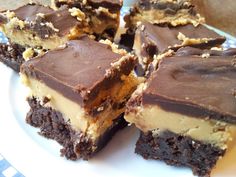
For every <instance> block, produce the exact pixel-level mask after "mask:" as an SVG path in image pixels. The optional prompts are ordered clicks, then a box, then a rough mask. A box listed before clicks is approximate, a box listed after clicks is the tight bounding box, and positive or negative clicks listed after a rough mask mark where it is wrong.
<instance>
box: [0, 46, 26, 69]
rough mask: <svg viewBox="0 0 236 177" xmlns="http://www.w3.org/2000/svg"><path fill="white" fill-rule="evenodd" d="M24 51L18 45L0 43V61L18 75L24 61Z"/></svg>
mask: <svg viewBox="0 0 236 177" xmlns="http://www.w3.org/2000/svg"><path fill="white" fill-rule="evenodd" d="M24 51H25V48H24V47H22V46H20V45H18V44H11V43H6V44H5V43H0V61H1V62H2V63H4V64H5V65H7V66H9V67H10V68H12V69H13V70H14V71H16V72H18V73H19V72H20V66H21V64H22V63H23V62H24V61H25V60H24V58H23V56H22V54H23V52H24Z"/></svg>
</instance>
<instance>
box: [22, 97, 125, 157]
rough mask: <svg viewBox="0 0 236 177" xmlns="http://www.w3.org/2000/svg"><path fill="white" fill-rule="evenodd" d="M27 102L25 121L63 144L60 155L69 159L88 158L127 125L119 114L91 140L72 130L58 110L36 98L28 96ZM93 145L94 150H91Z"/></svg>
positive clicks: (43, 134)
mask: <svg viewBox="0 0 236 177" xmlns="http://www.w3.org/2000/svg"><path fill="white" fill-rule="evenodd" d="M28 103H29V105H30V107H31V109H30V111H29V113H28V114H27V117H26V122H27V123H28V124H30V125H31V126H34V127H37V128H40V132H39V134H40V135H42V136H44V137H46V138H49V139H53V140H56V141H57V142H58V143H59V144H61V145H62V146H63V148H62V149H61V155H62V156H65V157H66V158H67V159H70V160H76V159H78V158H83V159H84V160H88V159H89V158H90V157H91V156H93V155H94V154H95V153H97V152H98V151H99V150H101V149H102V148H103V147H104V146H105V145H106V144H107V143H108V142H109V141H110V139H111V138H112V136H113V135H114V134H115V133H116V132H117V131H118V130H120V129H122V128H124V127H126V125H127V123H126V121H125V120H124V119H123V116H122V115H121V116H120V117H118V118H117V119H115V120H113V124H112V125H111V126H110V127H109V128H108V129H107V130H106V132H105V133H103V135H101V136H100V137H99V138H98V140H97V142H93V141H92V140H91V139H90V137H89V136H87V135H86V134H84V133H82V132H81V133H78V132H76V131H74V130H73V128H72V127H71V125H70V124H69V123H68V122H65V120H64V118H63V116H62V114H61V113H60V112H58V111H56V110H54V109H52V108H50V107H45V106H44V105H42V104H41V103H40V102H39V101H38V100H37V99H36V98H29V99H28ZM45 103H46V102H44V104H45ZM78 138H79V139H78ZM95 147H96V151H93V149H94V148H95Z"/></svg>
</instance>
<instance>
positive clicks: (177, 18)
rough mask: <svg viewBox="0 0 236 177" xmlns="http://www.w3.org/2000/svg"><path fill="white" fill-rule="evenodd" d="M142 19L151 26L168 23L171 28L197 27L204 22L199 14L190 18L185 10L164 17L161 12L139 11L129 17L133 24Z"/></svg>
mask: <svg viewBox="0 0 236 177" xmlns="http://www.w3.org/2000/svg"><path fill="white" fill-rule="evenodd" d="M144 19H145V20H146V21H149V22H151V23H153V24H164V23H169V24H171V25H172V26H178V25H186V24H193V25H194V26H197V25H198V24H202V23H204V21H205V20H204V18H202V17H201V16H200V15H199V14H197V15H196V17H195V16H191V15H190V14H189V12H188V10H187V9H182V10H179V11H178V13H177V14H175V15H166V13H165V11H162V10H148V11H141V13H138V14H136V15H135V16H133V17H131V21H132V23H133V24H136V23H137V22H139V21H143V20H144Z"/></svg>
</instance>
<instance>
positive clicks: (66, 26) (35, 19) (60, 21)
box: [13, 4, 79, 38]
mask: <svg viewBox="0 0 236 177" xmlns="http://www.w3.org/2000/svg"><path fill="white" fill-rule="evenodd" d="M13 12H14V13H15V14H16V17H18V18H19V19H20V20H23V21H27V22H29V25H26V26H27V28H30V29H32V30H33V31H35V32H36V33H37V34H39V36H40V37H42V38H44V37H45V35H46V36H47V35H48V36H51V35H53V34H54V33H57V34H58V35H60V36H64V35H66V34H69V32H70V30H71V29H72V28H73V27H75V26H77V25H78V24H79V21H78V20H76V18H74V17H72V16H71V15H70V12H69V11H68V8H67V7H66V6H63V7H62V8H60V9H59V10H57V11H55V10H53V9H51V8H49V7H45V6H42V5H39V4H27V5H24V6H22V7H19V8H18V9H16V10H14V11H13ZM39 13H41V14H44V17H41V16H37V14H39ZM47 22H48V23H52V24H53V26H54V27H55V28H56V29H58V30H59V32H56V31H54V30H53V29H51V28H50V27H48V26H47V25H42V24H45V23H47Z"/></svg>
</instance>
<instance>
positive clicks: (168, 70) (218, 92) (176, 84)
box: [143, 56, 236, 124]
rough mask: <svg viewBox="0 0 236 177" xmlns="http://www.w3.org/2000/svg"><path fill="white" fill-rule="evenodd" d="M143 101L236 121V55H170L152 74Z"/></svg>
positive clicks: (181, 111) (218, 118) (212, 117)
mask: <svg viewBox="0 0 236 177" xmlns="http://www.w3.org/2000/svg"><path fill="white" fill-rule="evenodd" d="M143 104H144V105H145V104H147V105H149V104H157V105H159V106H161V107H162V108H163V109H166V110H169V111H173V112H179V113H183V114H186V115H192V116H196V117H199V118H207V117H208V118H211V119H217V120H223V121H226V122H230V123H234V124H236V109H235V107H236V61H235V58H234V57H216V56H212V57H210V58H207V59H205V58H201V57H197V56H188V57H187V56H185V57H169V58H168V57H167V58H165V59H163V60H162V61H161V62H160V65H159V68H158V70H157V71H155V72H154V73H153V74H152V76H151V77H150V78H149V81H148V86H147V89H146V90H145V91H144V93H143Z"/></svg>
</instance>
